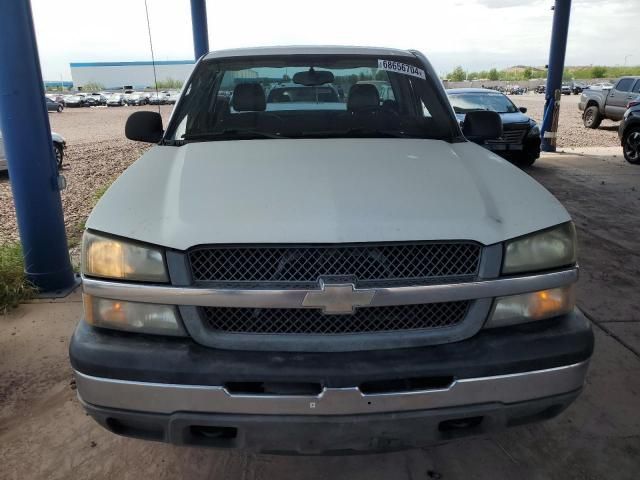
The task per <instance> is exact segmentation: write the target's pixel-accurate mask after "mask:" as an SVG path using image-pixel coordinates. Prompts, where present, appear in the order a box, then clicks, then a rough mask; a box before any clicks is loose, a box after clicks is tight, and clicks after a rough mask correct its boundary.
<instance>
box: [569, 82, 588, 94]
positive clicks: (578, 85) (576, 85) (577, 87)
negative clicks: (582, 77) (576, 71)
mask: <svg viewBox="0 0 640 480" xmlns="http://www.w3.org/2000/svg"><path fill="white" fill-rule="evenodd" d="M585 88H587V85H586V84H585V83H582V82H573V83H572V84H571V92H572V93H573V94H574V95H580V94H581V93H582V91H583V90H584V89H585Z"/></svg>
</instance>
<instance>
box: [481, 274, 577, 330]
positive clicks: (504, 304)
mask: <svg viewBox="0 0 640 480" xmlns="http://www.w3.org/2000/svg"><path fill="white" fill-rule="evenodd" d="M575 304H576V295H575V284H574V285H568V286H566V287H560V288H552V289H549V290H540V291H538V292H531V293H523V294H521V295H511V296H508V297H500V298H497V299H496V303H495V307H494V309H493V313H492V314H491V316H490V317H489V320H488V321H487V323H486V325H485V328H494V327H505V326H507V325H515V324H518V323H527V322H533V321H536V320H544V319H546V318H551V317H556V316H558V315H564V314H566V313H569V312H571V311H572V310H573V308H574V307H575Z"/></svg>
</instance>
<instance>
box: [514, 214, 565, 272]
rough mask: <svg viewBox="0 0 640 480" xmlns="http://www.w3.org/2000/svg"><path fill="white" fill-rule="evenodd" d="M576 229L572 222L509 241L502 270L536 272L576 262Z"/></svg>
mask: <svg viewBox="0 0 640 480" xmlns="http://www.w3.org/2000/svg"><path fill="white" fill-rule="evenodd" d="M576 250H577V247H576V229H575V227H574V225H573V223H572V222H568V223H563V224H562V225H559V226H557V227H554V228H550V229H548V230H544V231H542V232H536V233H533V234H531V235H527V236H525V237H521V238H518V239H515V240H511V241H509V242H507V244H506V248H505V254H504V262H503V265H502V273H504V274H512V273H521V272H535V271H539V270H550V269H553V268H559V267H564V266H568V265H574V264H575V263H576Z"/></svg>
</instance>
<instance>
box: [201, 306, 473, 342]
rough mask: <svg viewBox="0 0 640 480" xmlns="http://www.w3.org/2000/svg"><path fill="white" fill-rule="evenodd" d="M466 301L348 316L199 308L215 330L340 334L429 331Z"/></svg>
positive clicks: (460, 314)
mask: <svg viewBox="0 0 640 480" xmlns="http://www.w3.org/2000/svg"><path fill="white" fill-rule="evenodd" d="M469 304H470V302H469V301H459V302H443V303H428V304H421V305H398V306H391V307H363V308H359V309H357V310H356V311H355V312H354V313H353V314H352V315H325V314H323V313H322V312H321V311H320V310H315V309H302V308H296V309H286V308H226V307H202V308H201V309H200V310H201V315H202V318H203V319H204V323H205V326H206V327H207V329H209V330H211V331H213V332H218V333H244V334H251V333H258V334H344V333H367V332H397V331H407V330H432V329H437V328H443V327H451V326H454V325H457V324H458V323H460V322H462V320H463V319H464V318H465V315H466V313H467V310H468V308H469Z"/></svg>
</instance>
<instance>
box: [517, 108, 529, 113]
mask: <svg viewBox="0 0 640 480" xmlns="http://www.w3.org/2000/svg"><path fill="white" fill-rule="evenodd" d="M518 110H520V112H521V113H527V107H520V108H518Z"/></svg>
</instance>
